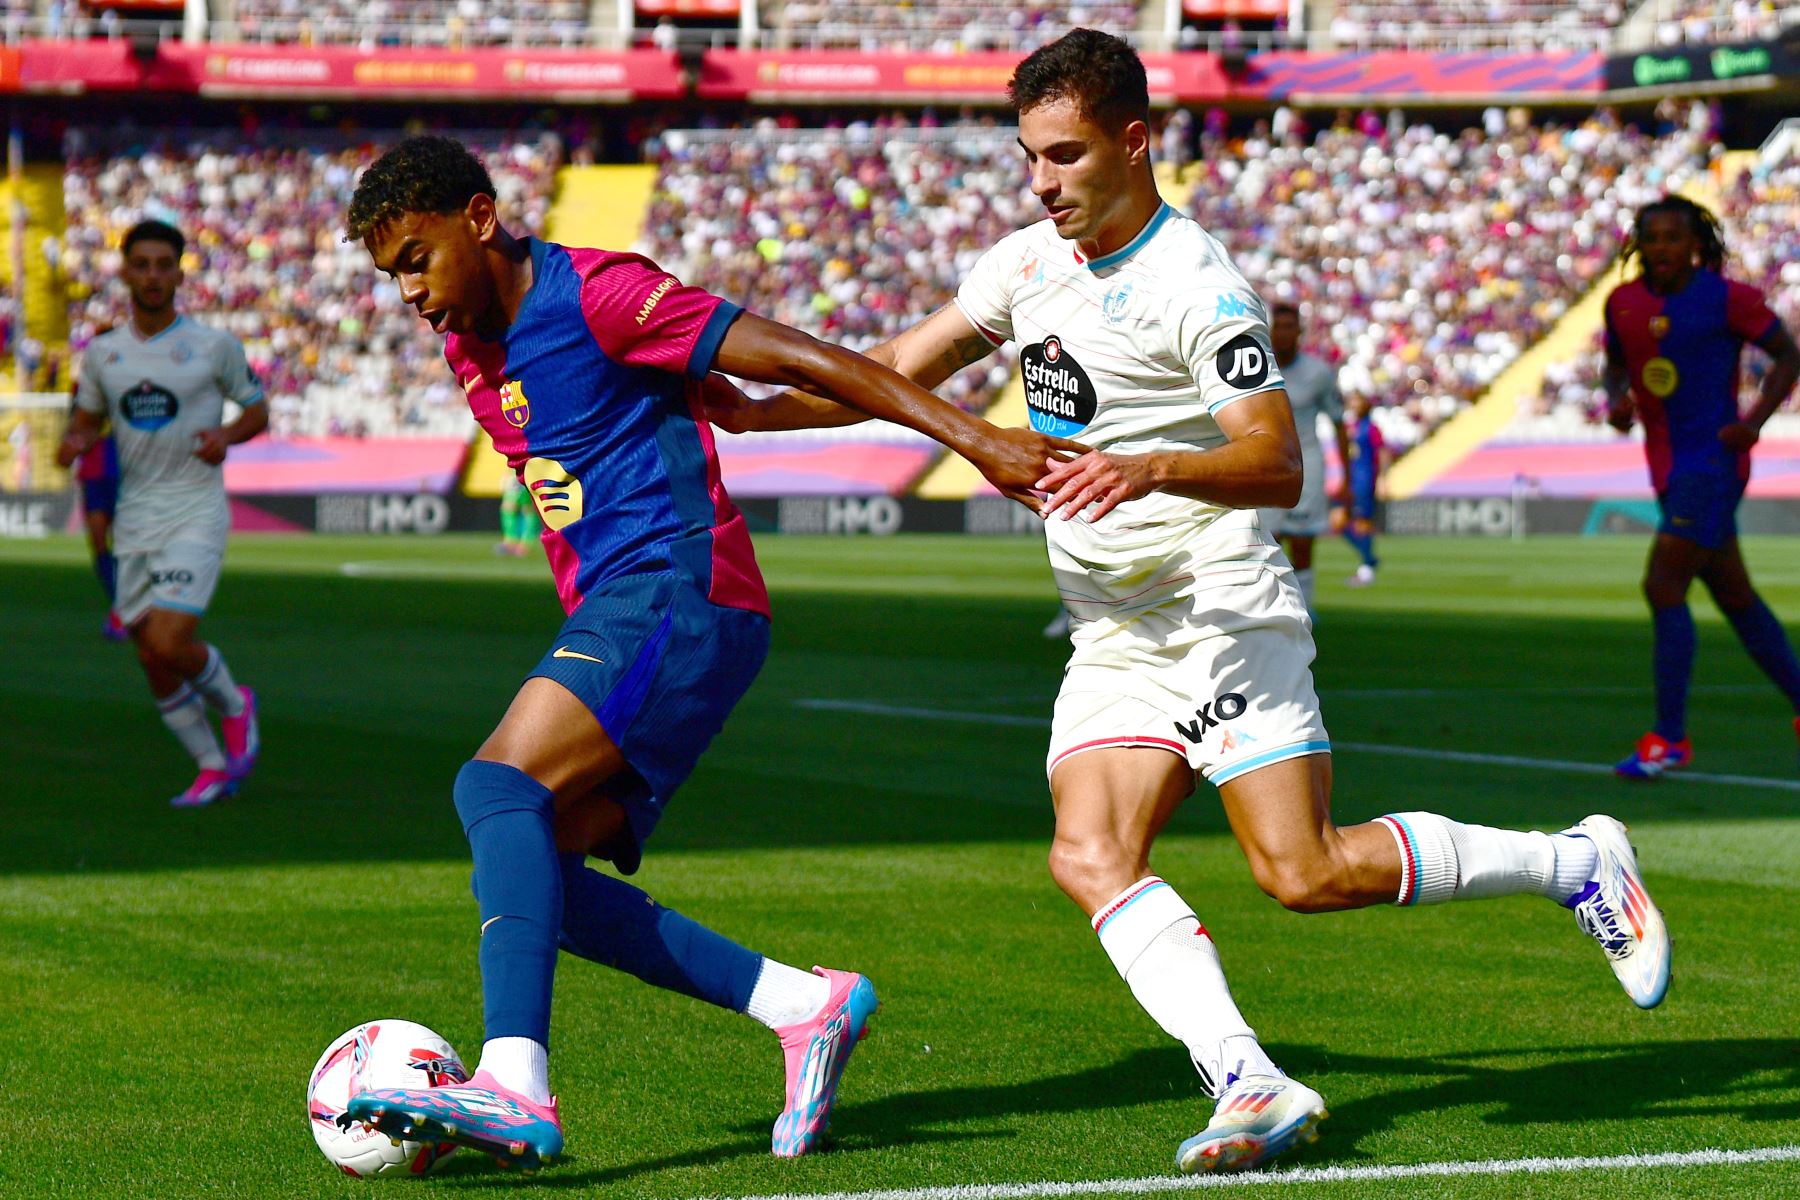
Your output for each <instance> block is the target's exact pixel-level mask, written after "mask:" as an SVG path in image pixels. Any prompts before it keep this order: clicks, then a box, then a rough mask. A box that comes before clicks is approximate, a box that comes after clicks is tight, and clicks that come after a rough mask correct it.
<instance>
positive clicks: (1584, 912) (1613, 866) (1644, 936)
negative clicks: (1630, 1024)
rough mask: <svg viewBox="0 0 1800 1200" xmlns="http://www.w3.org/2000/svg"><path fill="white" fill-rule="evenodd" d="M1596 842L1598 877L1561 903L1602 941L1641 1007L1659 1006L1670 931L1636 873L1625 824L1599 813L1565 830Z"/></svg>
mask: <svg viewBox="0 0 1800 1200" xmlns="http://www.w3.org/2000/svg"><path fill="white" fill-rule="evenodd" d="M1563 833H1565V834H1567V835H1569V836H1571V837H1586V838H1587V839H1588V840H1589V841H1591V842H1593V843H1594V849H1595V850H1596V851H1598V858H1597V860H1596V862H1595V864H1594V878H1593V879H1591V880H1589V881H1588V884H1587V886H1586V887H1584V888H1582V889H1581V890H1580V891H1579V892H1576V893H1575V894H1574V895H1573V896H1571V897H1569V899H1568V900H1566V901H1564V902H1563V907H1564V908H1569V909H1573V910H1574V912H1575V923H1576V924H1578V925H1580V926H1581V931H1582V932H1583V933H1585V934H1587V935H1588V936H1589V937H1591V938H1593V939H1594V940H1595V941H1596V942H1599V943H1600V948H1601V949H1602V950H1604V951H1606V957H1607V958H1608V959H1609V960H1611V962H1612V969H1613V974H1614V975H1617V976H1618V977H1619V983H1620V984H1621V985H1622V986H1623V987H1624V989H1625V994H1626V995H1627V996H1630V997H1631V1002H1632V1003H1633V1004H1635V1005H1637V1006H1638V1007H1639V1008H1655V1007H1656V1006H1657V1005H1658V1004H1661V1003H1662V998H1663V996H1664V995H1665V994H1666V993H1667V992H1668V990H1669V930H1668V928H1667V927H1666V926H1665V925H1664V924H1663V918H1662V913H1661V912H1660V911H1658V910H1657V907H1656V905H1655V904H1654V903H1653V902H1652V901H1651V899H1650V893H1649V892H1648V891H1646V890H1645V888H1644V880H1643V876H1641V875H1640V874H1638V865H1637V853H1636V852H1635V851H1634V850H1633V849H1632V848H1631V843H1630V842H1629V841H1627V840H1626V838H1625V826H1624V825H1622V824H1620V823H1619V822H1618V821H1615V820H1614V819H1613V818H1611V817H1608V816H1601V815H1599V814H1596V815H1594V816H1591V817H1588V818H1586V819H1584V820H1583V821H1581V822H1580V823H1579V824H1577V825H1573V826H1571V827H1570V828H1568V829H1565V830H1563Z"/></svg>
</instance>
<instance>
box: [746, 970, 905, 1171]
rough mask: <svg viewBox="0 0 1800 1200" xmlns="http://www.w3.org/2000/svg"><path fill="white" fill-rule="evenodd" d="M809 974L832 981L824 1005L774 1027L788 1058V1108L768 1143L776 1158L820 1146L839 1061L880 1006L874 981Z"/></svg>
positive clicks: (825, 972)
mask: <svg viewBox="0 0 1800 1200" xmlns="http://www.w3.org/2000/svg"><path fill="white" fill-rule="evenodd" d="M813 974H815V975H819V976H822V977H823V978H825V979H826V980H828V981H829V982H830V983H831V996H830V998H829V999H827V1000H826V1001H825V1007H824V1008H821V1009H820V1010H819V1012H818V1015H816V1016H814V1017H813V1018H812V1019H811V1020H809V1021H802V1022H800V1023H799V1024H796V1025H786V1026H783V1027H782V1028H780V1029H777V1030H776V1031H775V1032H776V1033H778V1034H780V1035H781V1049H782V1053H783V1055H784V1056H785V1058H786V1060H787V1107H786V1108H784V1109H782V1111H781V1116H779V1117H777V1118H776V1119H775V1130H774V1134H773V1136H772V1137H771V1138H770V1141H769V1149H770V1151H771V1152H773V1153H774V1155H775V1156H776V1157H777V1158H797V1157H799V1156H800V1155H802V1154H809V1153H811V1152H812V1151H814V1150H816V1149H818V1148H819V1143H820V1142H821V1141H822V1140H823V1139H824V1136H825V1131H826V1130H827V1129H829V1128H830V1127H831V1106H832V1104H833V1103H834V1102H835V1101H836V1100H837V1087H838V1079H839V1078H840V1077H841V1076H842V1075H843V1073H844V1064H845V1063H847V1062H849V1061H850V1052H851V1051H852V1050H854V1049H856V1043H857V1042H858V1041H860V1040H862V1038H863V1036H864V1034H865V1033H866V1031H867V1029H868V1024H869V1018H870V1017H872V1016H874V1015H875V1010H876V1009H877V1008H879V1007H880V1001H878V1000H877V999H876V998H875V985H874V984H872V983H870V982H869V981H868V980H867V979H865V978H864V977H863V976H861V975H858V974H856V973H855V972H854V971H832V970H829V969H827V968H825V967H814V968H813Z"/></svg>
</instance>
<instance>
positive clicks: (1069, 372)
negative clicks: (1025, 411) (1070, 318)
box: [1019, 335, 1099, 437]
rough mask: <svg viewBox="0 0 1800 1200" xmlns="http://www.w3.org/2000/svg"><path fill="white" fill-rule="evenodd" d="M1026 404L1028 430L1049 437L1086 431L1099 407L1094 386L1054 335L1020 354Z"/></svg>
mask: <svg viewBox="0 0 1800 1200" xmlns="http://www.w3.org/2000/svg"><path fill="white" fill-rule="evenodd" d="M1019 367H1020V373H1021V374H1022V375H1023V376H1024V379H1025V405H1026V407H1027V408H1029V409H1030V410H1031V427H1032V428H1033V429H1035V430H1037V432H1039V433H1046V434H1049V435H1051V436H1052V437H1073V436H1074V435H1076V434H1077V433H1080V432H1081V431H1082V430H1083V429H1086V428H1087V427H1088V425H1089V424H1090V423H1091V422H1092V421H1093V419H1094V413H1095V411H1096V410H1097V409H1098V407H1099V397H1098V396H1097V395H1096V394H1095V392H1094V383H1093V381H1092V380H1091V379H1089V378H1088V374H1087V372H1086V371H1084V370H1082V369H1081V364H1080V363H1078V362H1076V361H1075V356H1074V355H1072V354H1070V353H1069V352H1068V351H1067V350H1065V349H1063V344H1062V339H1061V338H1059V337H1056V336H1054V335H1052V336H1050V337H1047V338H1045V339H1044V340H1043V341H1041V342H1036V343H1033V344H1032V345H1029V346H1027V347H1025V349H1024V350H1022V351H1020V352H1019Z"/></svg>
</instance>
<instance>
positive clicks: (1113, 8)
mask: <svg viewBox="0 0 1800 1200" xmlns="http://www.w3.org/2000/svg"><path fill="white" fill-rule="evenodd" d="M1175 2H1179V0H1175ZM767 7H768V8H771V9H772V10H773V11H768V13H767V18H766V20H765V25H766V27H767V28H768V29H769V30H770V31H771V33H772V37H771V39H770V40H771V41H772V43H773V45H774V46H776V47H777V48H780V49H789V48H808V47H811V48H834V47H844V48H849V49H856V50H869V51H905V50H911V51H923V52H931V53H938V54H957V53H961V52H964V51H969V50H1031V49H1035V48H1036V47H1038V46H1041V45H1042V44H1044V43H1045V42H1048V41H1052V40H1054V39H1055V38H1057V37H1060V36H1061V35H1062V34H1064V33H1066V32H1068V31H1069V30H1071V29H1076V28H1080V27H1087V28H1090V29H1104V30H1106V31H1107V32H1108V33H1116V34H1120V35H1127V34H1132V33H1135V32H1136V30H1137V27H1138V4H1137V2H1136V0H1073V2H1072V3H1067V2H1058V3H1051V2H1050V0H899V2H898V3H893V2H887V0H784V2H779V3H775V4H772V5H769V6H767Z"/></svg>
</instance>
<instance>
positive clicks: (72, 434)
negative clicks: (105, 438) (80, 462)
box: [56, 429, 100, 467]
mask: <svg viewBox="0 0 1800 1200" xmlns="http://www.w3.org/2000/svg"><path fill="white" fill-rule="evenodd" d="M99 440H100V437H99V435H98V434H87V435H85V436H84V435H82V434H80V433H77V432H76V431H75V430H73V429H71V430H69V432H67V433H65V434H64V435H63V440H62V444H61V445H59V446H57V448H56V465H57V466H59V467H66V466H68V465H69V464H70V463H72V462H74V461H75V460H76V459H78V458H80V457H81V456H82V455H84V454H86V453H87V452H88V451H89V450H92V449H93V448H94V443H95V442H97V441H99Z"/></svg>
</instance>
